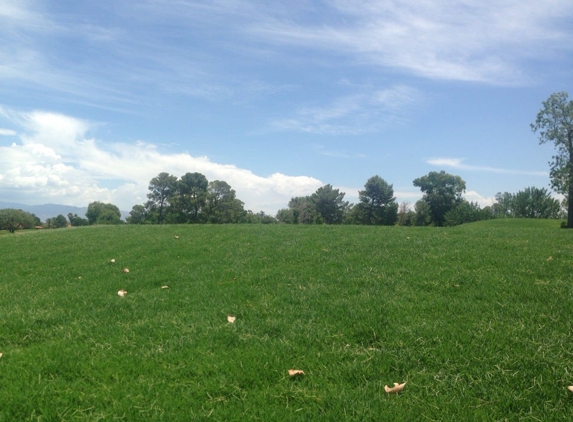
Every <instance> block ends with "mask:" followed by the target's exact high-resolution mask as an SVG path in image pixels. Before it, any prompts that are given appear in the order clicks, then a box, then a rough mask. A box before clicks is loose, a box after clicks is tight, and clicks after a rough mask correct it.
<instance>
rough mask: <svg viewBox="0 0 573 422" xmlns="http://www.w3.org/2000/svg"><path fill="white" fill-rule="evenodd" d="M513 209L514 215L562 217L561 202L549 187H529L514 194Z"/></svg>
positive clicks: (523, 216)
mask: <svg viewBox="0 0 573 422" xmlns="http://www.w3.org/2000/svg"><path fill="white" fill-rule="evenodd" d="M512 211H513V215H514V217H522V218H560V217H561V204H560V203H559V201H558V200H557V199H555V198H553V197H552V196H551V193H550V192H549V191H548V190H547V189H545V188H542V189H538V188H535V187H529V188H526V189H524V190H522V191H519V192H517V193H516V194H515V195H513V198H512Z"/></svg>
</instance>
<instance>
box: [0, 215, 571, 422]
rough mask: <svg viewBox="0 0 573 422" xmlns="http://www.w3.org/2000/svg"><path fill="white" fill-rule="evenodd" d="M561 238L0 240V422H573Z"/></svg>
mask: <svg viewBox="0 0 573 422" xmlns="http://www.w3.org/2000/svg"><path fill="white" fill-rule="evenodd" d="M176 235H177V236H179V238H178V239H176V238H175V236H176ZM571 236H572V233H571V231H569V230H562V229H559V222H556V221H543V222H539V221H524V220H498V221H495V220H494V221H491V222H484V223H476V224H471V225H465V226H460V227H456V228H450V229H437V228H400V227H380V228H377V227H346V226H342V227H327V226H261V225H258V226H242V225H239V226H115V227H87V228H77V229H64V230H54V231H41V232H30V233H22V234H19V235H10V236H2V238H1V240H0V255H1V256H2V266H1V267H0V313H1V320H0V352H1V353H3V356H2V357H1V358H0V385H1V388H0V420H6V421H15V420H22V421H24V420H35V421H36V420H45V421H48V420H98V419H101V420H114V418H115V420H126V421H132V420H143V419H146V420H166V421H176V420H181V421H186V420H225V421H228V420H263V421H271V420H276V421H282V420H301V421H302V420H355V421H367V420H377V421H379V420H394V421H396V420H404V421H412V420H436V421H438V420H449V421H451V420H460V421H462V420H477V421H492V420H544V421H546V420H567V419H569V418H571V417H572V416H573V412H572V411H571V405H572V404H573V403H571V401H572V399H573V394H572V393H570V392H569V391H567V388H566V387H567V386H568V385H571V384H573V374H571V371H572V369H573V367H572V364H571V362H572V353H571V351H573V339H572V338H571V327H572V321H573V320H572V316H573V312H572V307H571V300H572V292H573V290H572V286H573V283H572V281H573V280H571V275H570V274H571V270H572V268H573V242H572V240H573V239H572V238H571ZM112 258H113V259H115V260H116V262H115V263H111V262H110V260H111V259H112ZM123 268H129V273H123V272H122V269H123ZM162 286H169V288H168V289H166V288H163V289H162ZM120 289H125V290H127V292H128V294H127V296H126V297H124V298H121V297H119V296H118V295H117V292H118V290H120ZM230 314H231V315H235V316H236V321H235V323H233V324H230V323H229V322H227V315H230ZM288 369H301V370H304V372H305V375H303V376H299V377H295V378H291V377H289V375H288V372H287V370H288ZM405 381H407V384H406V387H405V388H404V391H403V392H402V393H401V394H399V395H388V394H386V393H385V392H384V385H385V384H388V385H393V383H394V382H400V383H401V382H405Z"/></svg>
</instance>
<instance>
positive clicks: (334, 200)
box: [310, 185, 349, 224]
mask: <svg viewBox="0 0 573 422" xmlns="http://www.w3.org/2000/svg"><path fill="white" fill-rule="evenodd" d="M310 202H311V203H312V204H313V205H314V209H315V211H316V215H317V223H324V224H341V223H342V222H343V220H344V215H345V213H346V212H347V211H348V207H349V204H348V202H346V201H344V192H340V191H339V190H338V189H334V188H333V187H332V185H324V186H322V187H320V188H318V189H317V190H316V192H315V193H313V194H312V195H311V197H310Z"/></svg>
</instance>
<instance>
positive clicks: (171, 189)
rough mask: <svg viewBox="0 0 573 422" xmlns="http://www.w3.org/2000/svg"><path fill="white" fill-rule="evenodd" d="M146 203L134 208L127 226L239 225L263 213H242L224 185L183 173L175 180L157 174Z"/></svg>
mask: <svg viewBox="0 0 573 422" xmlns="http://www.w3.org/2000/svg"><path fill="white" fill-rule="evenodd" d="M147 199H148V201H147V202H146V203H145V204H143V205H135V206H134V207H133V208H132V210H131V212H130V215H129V217H128V218H127V222H128V223H130V224H162V223H169V224H182V223H191V224H196V223H215V224H217V223H219V224H225V223H242V222H251V221H252V220H257V219H263V218H264V217H265V215H264V213H263V214H262V215H261V214H258V215H257V214H253V213H252V212H248V211H245V209H244V208H243V206H244V203H243V202H242V201H240V200H239V199H237V197H236V193H235V190H234V189H232V188H231V186H230V185H229V184H228V183H227V182H224V181H221V180H215V181H212V182H209V181H208V180H207V178H206V177H205V176H204V175H203V174H201V173H186V174H184V175H183V176H181V177H180V178H179V179H177V178H176V177H175V176H172V175H170V174H168V173H165V172H164V173H159V175H158V176H157V177H154V178H153V179H151V181H150V182H149V193H148V194H147Z"/></svg>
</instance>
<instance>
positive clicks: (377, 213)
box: [353, 175, 398, 226]
mask: <svg viewBox="0 0 573 422" xmlns="http://www.w3.org/2000/svg"><path fill="white" fill-rule="evenodd" d="M358 199H359V200H360V202H359V203H358V204H357V205H356V206H355V207H354V209H353V214H355V215H356V218H357V219H358V222H359V224H367V225H385V226H392V225H394V224H395V223H396V220H397V218H398V215H397V214H398V204H397V203H396V198H395V197H394V188H393V186H392V185H389V184H388V183H387V182H386V181H385V180H384V179H382V178H381V177H380V176H378V175H376V176H373V177H371V178H370V179H368V181H367V182H366V184H365V185H364V190H361V191H358Z"/></svg>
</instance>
